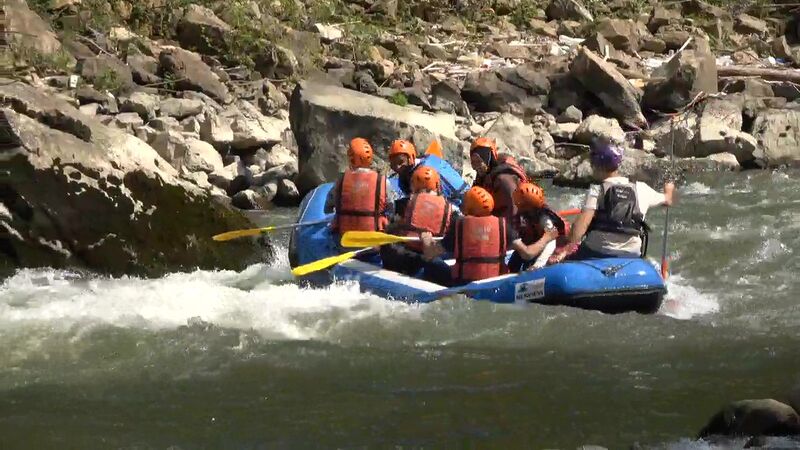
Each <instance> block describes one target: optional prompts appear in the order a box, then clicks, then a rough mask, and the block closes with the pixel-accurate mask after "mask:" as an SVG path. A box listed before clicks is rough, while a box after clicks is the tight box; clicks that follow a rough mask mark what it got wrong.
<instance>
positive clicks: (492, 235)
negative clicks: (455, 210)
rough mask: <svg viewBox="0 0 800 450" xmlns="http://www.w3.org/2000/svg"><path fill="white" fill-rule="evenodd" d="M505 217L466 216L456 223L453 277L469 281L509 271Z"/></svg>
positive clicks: (459, 280)
mask: <svg viewBox="0 0 800 450" xmlns="http://www.w3.org/2000/svg"><path fill="white" fill-rule="evenodd" d="M506 246H507V243H506V220H505V219H504V218H502V217H496V216H487V217H475V216H465V217H462V218H460V219H459V220H458V222H456V234H455V249H454V250H455V251H454V256H455V259H456V263H455V265H454V266H453V278H454V279H455V280H457V281H458V282H459V283H469V282H472V281H477V280H484V279H486V278H491V277H496V276H499V275H502V274H504V273H508V267H507V266H506V264H505V258H506Z"/></svg>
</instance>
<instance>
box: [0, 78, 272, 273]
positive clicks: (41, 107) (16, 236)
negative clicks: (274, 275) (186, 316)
mask: <svg viewBox="0 0 800 450" xmlns="http://www.w3.org/2000/svg"><path fill="white" fill-rule="evenodd" d="M0 105H2V106H4V107H5V108H3V109H2V115H3V116H4V118H5V119H6V120H7V121H8V123H9V131H11V132H12V133H13V138H14V141H16V144H15V145H16V147H15V153H14V156H13V157H11V158H7V159H5V160H4V161H3V162H0V170H2V171H7V172H8V173H11V174H14V176H12V177H6V178H5V179H4V190H5V194H4V195H5V196H6V198H10V199H14V201H13V202H9V203H6V205H9V204H13V206H11V207H9V209H10V211H9V212H10V213H11V217H10V218H8V217H6V218H4V219H3V224H4V226H5V227H6V228H7V230H8V231H9V232H8V233H6V234H5V235H4V237H3V238H2V240H3V249H4V251H3V252H0V268H2V270H3V271H6V272H7V271H10V270H14V269H16V268H20V267H83V268H88V269H90V270H93V271H96V272H99V273H107V274H112V275H131V274H134V275H147V276H160V275H162V274H164V273H166V272H171V271H178V270H195V269H196V268H198V267H199V268H203V269H212V268H215V269H216V268H228V269H235V270H241V269H244V268H245V267H246V266H247V265H249V264H251V263H253V262H256V260H257V259H259V258H258V256H259V253H260V252H259V248H258V247H257V246H256V245H255V244H254V243H252V242H249V241H246V240H244V241H242V242H232V243H231V244H232V245H231V246H227V245H226V246H220V245H217V244H216V243H214V242H213V241H211V240H210V239H208V238H207V237H208V236H211V235H214V234H216V233H219V232H222V231H227V230H231V229H239V228H249V227H251V226H252V225H250V223H249V221H248V220H246V219H245V218H244V217H242V216H241V215H240V214H238V213H236V212H234V211H233V210H231V209H230V208H229V207H227V206H225V205H224V204H221V203H218V202H217V201H216V200H214V199H213V198H212V197H210V196H209V195H208V194H207V193H206V191H204V190H202V189H199V188H198V187H197V186H195V185H193V184H192V183H189V182H187V181H183V180H181V179H179V178H178V176H177V171H176V170H175V169H174V168H173V167H171V166H170V164H169V163H167V161H165V160H164V159H162V158H161V157H160V156H159V155H158V153H157V152H156V151H155V150H154V149H153V148H152V147H150V146H148V145H147V144H145V143H144V142H143V141H141V140H139V139H137V138H135V137H133V136H131V135H128V134H126V133H123V132H121V131H119V130H115V129H113V128H110V127H106V126H104V125H102V124H101V123H100V122H98V121H97V120H96V119H93V118H90V117H87V116H84V115H81V114H79V113H78V111H77V110H76V109H75V108H74V107H72V106H71V105H69V104H67V103H65V102H64V101H62V100H60V99H59V98H58V97H56V96H53V95H47V94H46V93H44V92H40V91H39V90H37V89H35V88H32V87H30V86H27V85H24V84H22V83H4V84H2V85H0ZM9 106H10V108H9ZM134 116H136V117H137V118H138V115H137V114H134ZM139 120H141V119H139ZM176 217H177V218H180V220H176ZM154 230H157V232H154ZM201 237H205V238H201Z"/></svg>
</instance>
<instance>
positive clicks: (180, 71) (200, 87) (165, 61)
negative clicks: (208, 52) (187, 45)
mask: <svg viewBox="0 0 800 450" xmlns="http://www.w3.org/2000/svg"><path fill="white" fill-rule="evenodd" d="M158 71H159V75H160V76H161V77H167V76H169V77H171V78H172V79H174V80H176V81H175V87H176V88H177V89H180V90H186V91H198V92H202V93H205V94H208V95H209V96H210V97H211V98H213V99H214V100H216V101H218V102H222V103H227V102H228V101H229V98H230V94H229V93H228V88H227V87H225V85H224V84H222V82H221V81H219V77H217V75H215V74H214V72H212V71H211V69H210V68H209V67H208V66H207V65H206V63H204V62H203V60H202V59H201V58H200V55H198V54H196V53H192V52H189V51H186V50H184V49H182V48H177V47H173V48H168V49H166V50H164V51H162V52H161V54H160V55H159V57H158Z"/></svg>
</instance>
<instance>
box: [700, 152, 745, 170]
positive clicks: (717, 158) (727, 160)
mask: <svg viewBox="0 0 800 450" xmlns="http://www.w3.org/2000/svg"><path fill="white" fill-rule="evenodd" d="M708 159H710V160H712V161H714V162H716V163H719V164H720V165H721V166H723V167H726V168H728V169H729V170H739V169H741V167H742V166H741V164H739V160H738V159H737V158H736V155H734V154H733V153H727V152H725V153H715V154H713V155H709V156H708Z"/></svg>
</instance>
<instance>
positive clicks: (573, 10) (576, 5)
mask: <svg viewBox="0 0 800 450" xmlns="http://www.w3.org/2000/svg"><path fill="white" fill-rule="evenodd" d="M545 13H546V14H547V18H548V19H550V20H577V21H587V22H591V21H593V20H594V18H593V17H592V13H590V12H589V10H588V9H586V7H585V6H583V4H582V3H581V2H579V1H578V0H551V2H550V3H549V4H548V5H547V9H546V10H545Z"/></svg>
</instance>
